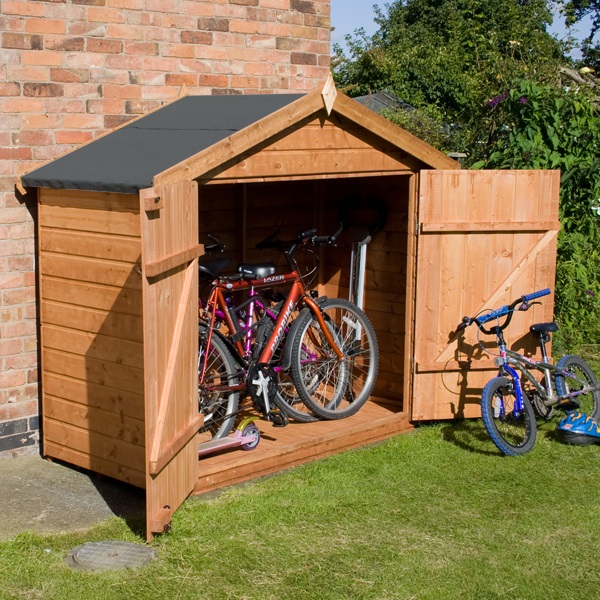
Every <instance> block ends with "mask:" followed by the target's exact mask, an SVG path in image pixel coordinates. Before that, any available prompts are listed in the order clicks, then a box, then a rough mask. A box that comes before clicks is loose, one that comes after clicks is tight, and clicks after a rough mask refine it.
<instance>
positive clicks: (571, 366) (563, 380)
mask: <svg viewBox="0 0 600 600" xmlns="http://www.w3.org/2000/svg"><path fill="white" fill-rule="evenodd" d="M556 366H557V367H558V368H559V369H563V370H565V371H569V372H570V373H571V374H572V375H574V376H575V377H577V378H578V379H583V380H584V381H586V382H587V383H588V384H590V385H593V384H595V383H598V379H597V378H596V374H595V373H594V371H593V370H592V367H590V365H589V364H588V362H587V361H586V360H585V359H583V358H581V356H577V355H576V354H567V355H566V356H563V357H562V358H561V359H560V360H559V361H558V364H557V365H556ZM578 389H581V384H579V383H578V382H577V380H574V379H569V378H568V377H565V376H564V375H561V374H560V373H557V374H556V391H557V392H558V394H559V395H561V396H562V395H563V394H568V393H570V392H573V391H576V390H578ZM576 400H577V401H578V402H579V411H580V412H582V413H584V414H586V415H588V416H590V417H593V418H594V419H596V420H598V419H599V418H600V391H595V392H588V393H587V394H582V395H581V396H577V398H576Z"/></svg>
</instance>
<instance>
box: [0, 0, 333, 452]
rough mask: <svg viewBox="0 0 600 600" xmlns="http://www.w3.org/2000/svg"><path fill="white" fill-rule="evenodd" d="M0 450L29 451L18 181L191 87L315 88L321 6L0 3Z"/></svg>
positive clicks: (32, 407) (33, 308)
mask: <svg viewBox="0 0 600 600" xmlns="http://www.w3.org/2000/svg"><path fill="white" fill-rule="evenodd" d="M0 9H1V10H0V57H1V62H0V73H1V75H2V76H1V79H0V159H1V162H0V458H8V457H14V456H19V455H22V454H26V453H34V452H37V451H38V437H39V436H38V414H39V406H38V403H39V395H38V384H37V381H38V340H37V316H38V315H37V311H38V305H37V303H36V272H35V252H36V235H35V230H36V214H35V209H36V198H35V197H29V196H21V195H19V194H18V193H16V192H15V181H16V178H17V177H18V176H19V175H21V174H22V173H24V172H27V171H29V170H31V169H32V168H34V167H36V166H39V165H41V164H43V163H44V162H46V161H48V160H51V159H53V158H56V157H58V156H60V155H62V154H64V153H65V152H67V151H69V150H71V149H72V148H74V147H75V146H77V145H79V144H82V143H85V142H87V141H89V140H91V139H93V138H94V137H96V136H98V135H100V134H102V133H104V132H106V131H107V130H109V129H112V128H114V127H116V126H118V125H121V124H122V123H124V122H126V121H128V120H129V119H131V118H133V117H135V116H138V115H140V114H143V113H146V112H148V111H150V110H152V109H155V108H157V107H158V106H160V105H162V104H164V103H165V102H168V101H170V100H173V99H174V98H176V97H177V96H178V95H179V94H180V93H181V90H182V87H185V91H186V93H188V94H212V95H218V94H245V93H269V94H270V93H280V92H289V91H295V92H298V91H300V92H302V91H312V90H313V89H315V88H316V87H317V86H319V84H322V83H323V81H324V80H325V78H326V76H327V74H328V73H329V61H330V48H329V46H330V19H329V13H330V5H329V0H39V1H38V0H0Z"/></svg>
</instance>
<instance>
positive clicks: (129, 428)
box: [44, 394, 144, 447]
mask: <svg viewBox="0 0 600 600" xmlns="http://www.w3.org/2000/svg"><path fill="white" fill-rule="evenodd" d="M45 400H46V403H47V406H45V407H44V417H45V418H47V419H52V420H53V421H60V422H61V423H65V424H68V425H73V426H75V427H79V428H81V429H85V430H88V431H95V432H96V433H101V434H103V435H106V436H108V437H112V438H115V439H117V440H122V441H124V442H128V443H130V444H135V445H137V446H142V447H143V446H144V421H143V420H140V419H135V418H131V417H126V416H124V415H119V414H116V413H114V412H111V411H108V410H103V409H100V408H96V407H94V406H89V405H86V404H79V403H76V402H69V401H68V400H63V399H62V398H55V397H53V396H51V395H49V394H47V395H46V398H45Z"/></svg>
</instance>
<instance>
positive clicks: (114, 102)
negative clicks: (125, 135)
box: [86, 98, 125, 115]
mask: <svg viewBox="0 0 600 600" xmlns="http://www.w3.org/2000/svg"><path fill="white" fill-rule="evenodd" d="M124 107H125V103H124V102H123V100H119V99H117V98H110V99H102V100H88V101H87V102H86V112H88V113H92V114H100V115H105V114H109V115H110V114H117V115H118V114H120V113H122V112H123V108H124Z"/></svg>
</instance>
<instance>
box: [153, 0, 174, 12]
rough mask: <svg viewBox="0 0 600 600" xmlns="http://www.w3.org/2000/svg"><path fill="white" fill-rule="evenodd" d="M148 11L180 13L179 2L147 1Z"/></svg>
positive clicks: (171, 0)
mask: <svg viewBox="0 0 600 600" xmlns="http://www.w3.org/2000/svg"><path fill="white" fill-rule="evenodd" d="M146 10H147V11H152V12H165V13H178V12H179V1H178V0H146Z"/></svg>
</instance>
